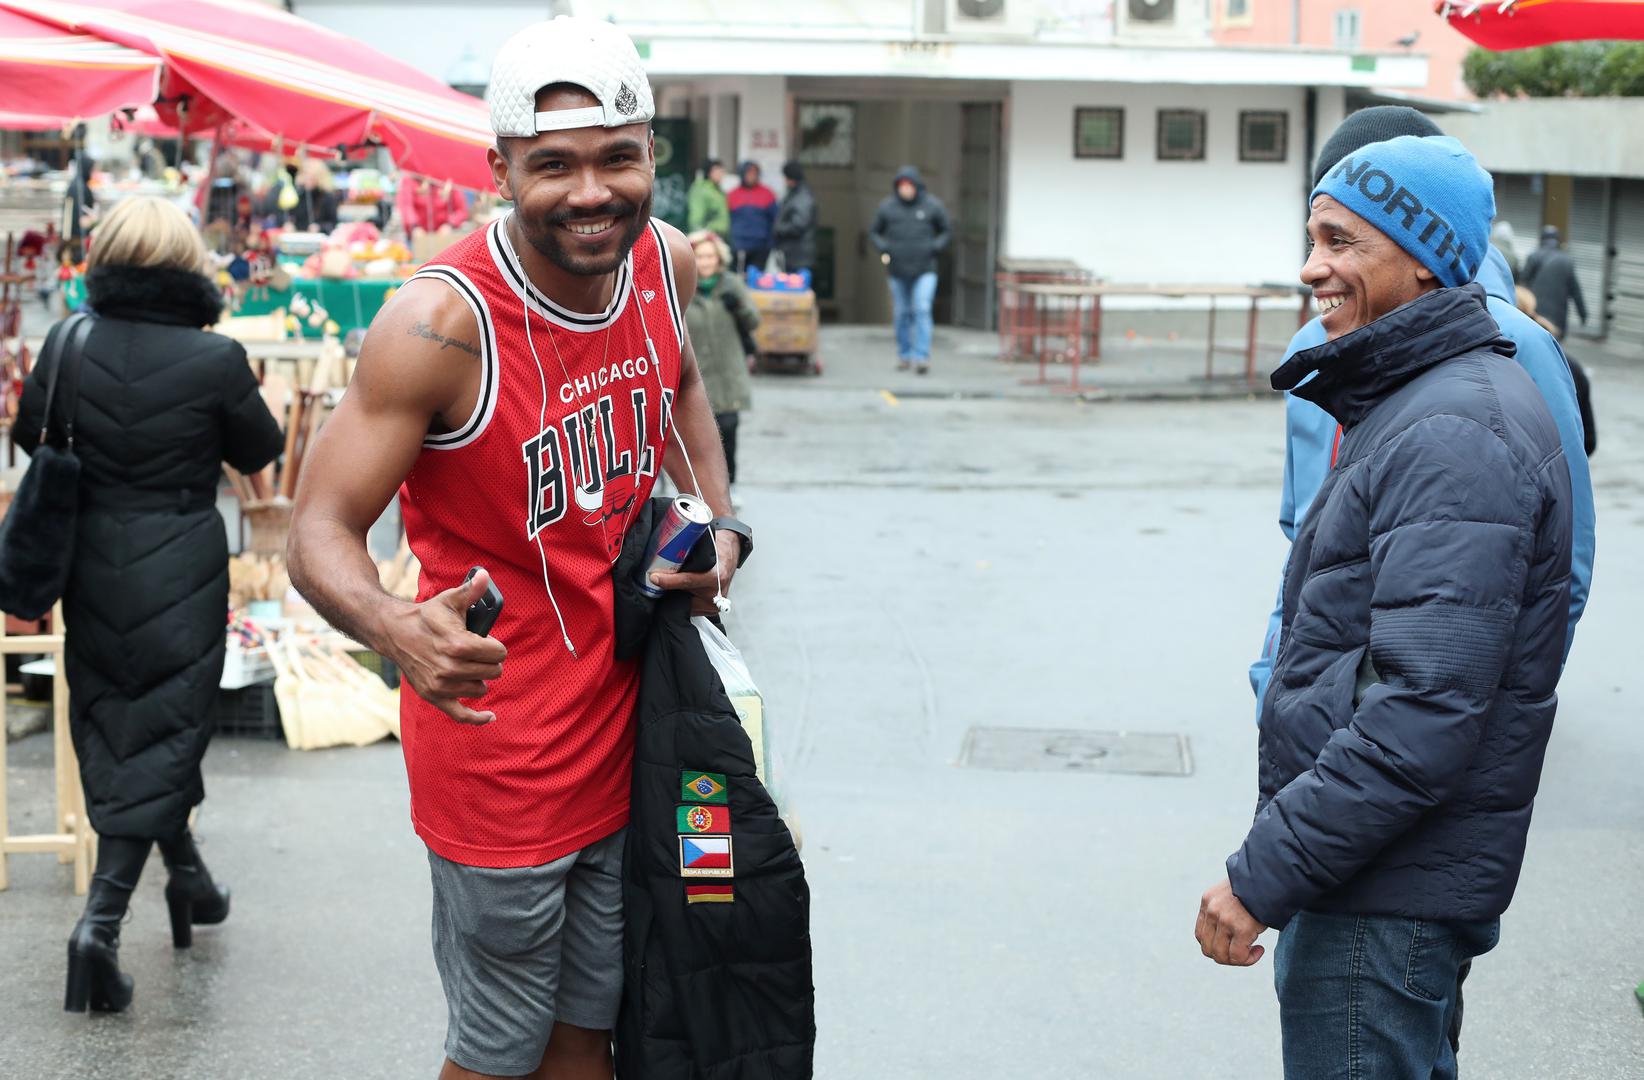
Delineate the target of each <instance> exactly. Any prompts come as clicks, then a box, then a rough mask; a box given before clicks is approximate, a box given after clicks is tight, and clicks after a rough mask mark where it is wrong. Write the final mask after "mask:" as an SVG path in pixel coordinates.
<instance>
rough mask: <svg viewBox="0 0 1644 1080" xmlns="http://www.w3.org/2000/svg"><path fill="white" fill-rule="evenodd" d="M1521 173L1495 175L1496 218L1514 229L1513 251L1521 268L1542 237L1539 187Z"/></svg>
mask: <svg viewBox="0 0 1644 1080" xmlns="http://www.w3.org/2000/svg"><path fill="white" fill-rule="evenodd" d="M1535 179H1536V178H1535V177H1533V176H1526V175H1524V174H1522V173H1497V174H1496V218H1497V219H1498V220H1503V221H1506V222H1507V224H1509V225H1511V226H1512V227H1513V247H1515V248H1516V249H1518V261H1519V263H1520V264H1521V265H1522V264H1523V262H1524V260H1525V259H1527V258H1529V257H1530V252H1532V251H1534V250H1535V249H1536V244H1538V243H1539V242H1540V237H1541V187H1540V185H1539V184H1537V183H1536V182H1535Z"/></svg>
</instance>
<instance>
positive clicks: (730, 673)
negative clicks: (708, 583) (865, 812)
mask: <svg viewBox="0 0 1644 1080" xmlns="http://www.w3.org/2000/svg"><path fill="white" fill-rule="evenodd" d="M691 622H692V623H693V624H694V625H695V626H696V631H697V633H698V634H699V635H701V637H702V649H703V651H704V652H706V653H707V654H708V661H709V663H711V664H713V666H714V670H715V671H717V672H718V673H719V681H720V682H722V683H724V684H725V696H726V697H728V698H730V699H731V707H732V708H733V709H735V710H736V718H737V719H738V720H740V721H742V730H743V731H746V732H747V733H748V741H749V742H750V743H752V744H753V756H754V769H755V771H756V772H757V774H758V776H759V782H760V783H761V784H764V785H765V790H766V791H768V792H770V794H771V798H772V799H775V800H776V801H777V805H778V806H780V805H781V803H782V800H781V798H780V797H779V796H778V795H777V792H776V783H777V780H778V778H777V777H776V776H775V775H774V770H773V769H772V764H771V744H770V739H769V738H768V733H767V732H766V730H765V698H764V696H763V695H761V694H760V692H759V687H758V686H756V685H754V681H753V676H752V675H750V674H748V665H747V664H746V663H745V662H744V661H743V659H742V653H741V651H740V650H739V649H737V647H736V646H735V645H733V644H731V639H730V638H728V637H726V636H725V635H724V634H723V633H721V632H720V630H719V628H718V627H717V626H715V625H714V624H713V623H712V622H710V621H709V620H708V619H706V618H704V617H703V616H701V615H698V616H696V617H695V618H693V619H692V620H691Z"/></svg>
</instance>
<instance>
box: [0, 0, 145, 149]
mask: <svg viewBox="0 0 1644 1080" xmlns="http://www.w3.org/2000/svg"><path fill="white" fill-rule="evenodd" d="M160 66H161V65H160V60H159V58H158V57H154V56H150V55H149V54H148V53H145V52H142V51H140V50H138V49H132V48H127V47H126V46H124V45H120V44H117V43H115V42H112V41H106V40H104V39H103V38H100V37H96V36H94V35H91V34H80V33H73V32H70V31H65V30H64V29H62V28H61V27H58V26H53V25H51V24H50V23H46V22H41V21H39V20H38V19H32V18H29V17H28V16H27V15H24V14H20V13H18V12H16V11H7V10H3V9H0V128H5V129H8V130H17V131H29V130H34V131H45V130H50V129H52V128H61V127H72V126H73V125H74V123H75V121H77V120H79V119H83V118H85V117H91V116H107V115H108V114H109V113H111V112H113V111H114V110H116V109H119V108H122V107H124V106H127V105H142V104H146V103H147V102H150V101H153V100H154V98H155V97H156V95H157V94H158V93H159V85H160V82H159V80H160Z"/></svg>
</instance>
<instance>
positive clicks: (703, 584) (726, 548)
mask: <svg viewBox="0 0 1644 1080" xmlns="http://www.w3.org/2000/svg"><path fill="white" fill-rule="evenodd" d="M714 550H715V552H716V553H717V554H718V558H719V565H718V567H717V570H718V576H717V577H716V576H715V572H714V571H713V570H709V571H708V572H707V573H704V574H662V573H657V574H652V575H651V584H653V585H655V586H656V587H657V588H659V589H680V590H683V591H685V592H688V593H691V594H692V595H693V596H694V597H695V599H694V600H693V601H692V602H691V614H692V615H718V614H719V608H718V607H716V606H714V596H715V594H716V592H718V593H722V594H724V595H725V596H729V595H731V579H732V578H733V577H735V576H736V563H737V560H738V559H740V558H741V557H742V538H741V537H740V536H738V535H736V533H734V532H731V531H730V530H729V529H715V530H714Z"/></svg>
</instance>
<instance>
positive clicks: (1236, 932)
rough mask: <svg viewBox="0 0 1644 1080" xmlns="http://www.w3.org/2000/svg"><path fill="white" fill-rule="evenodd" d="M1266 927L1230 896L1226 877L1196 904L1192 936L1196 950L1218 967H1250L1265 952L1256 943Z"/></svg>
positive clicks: (1235, 898)
mask: <svg viewBox="0 0 1644 1080" xmlns="http://www.w3.org/2000/svg"><path fill="white" fill-rule="evenodd" d="M1266 930H1267V927H1265V926H1263V925H1262V924H1261V923H1259V922H1257V921H1256V919H1255V917H1254V916H1252V915H1251V914H1250V912H1248V911H1246V910H1245V909H1244V905H1243V904H1242V903H1240V902H1239V898H1238V897H1237V896H1234V895H1233V885H1232V884H1231V883H1230V882H1229V881H1227V880H1226V879H1225V878H1224V879H1223V880H1222V881H1221V882H1220V884H1217V885H1212V886H1211V887H1210V888H1209V889H1208V890H1207V891H1206V892H1205V894H1204V897H1203V898H1202V899H1201V900H1200V901H1199V922H1198V925H1197V926H1195V927H1194V929H1193V936H1194V937H1196V938H1198V939H1199V948H1200V949H1201V950H1202V951H1203V952H1204V954H1205V955H1206V956H1208V957H1210V959H1212V960H1214V961H1216V963H1218V964H1227V965H1229V966H1231V967H1249V966H1250V965H1251V964H1254V963H1255V962H1256V961H1258V960H1260V959H1261V958H1262V955H1263V954H1264V953H1266V952H1267V950H1266V949H1264V948H1263V947H1262V946H1260V945H1257V944H1256V939H1257V938H1258V937H1260V936H1261V935H1262V934H1263V932H1265V931H1266Z"/></svg>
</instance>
